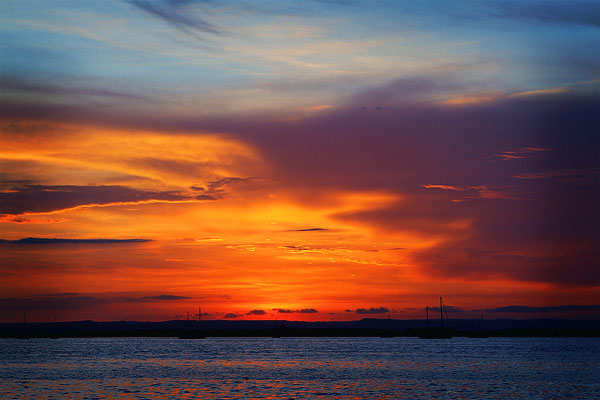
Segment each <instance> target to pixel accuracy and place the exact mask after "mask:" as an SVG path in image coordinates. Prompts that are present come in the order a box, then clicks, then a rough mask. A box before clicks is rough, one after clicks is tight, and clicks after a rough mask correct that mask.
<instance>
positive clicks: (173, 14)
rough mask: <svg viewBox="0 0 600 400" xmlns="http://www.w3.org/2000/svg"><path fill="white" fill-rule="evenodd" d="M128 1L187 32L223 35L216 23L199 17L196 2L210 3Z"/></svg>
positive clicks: (169, 0)
mask: <svg viewBox="0 0 600 400" xmlns="http://www.w3.org/2000/svg"><path fill="white" fill-rule="evenodd" d="M127 3H129V4H131V5H132V6H134V7H136V8H137V9H139V10H142V11H144V12H145V13H147V14H149V15H151V16H153V17H155V18H158V19H160V20H162V21H164V22H166V23H168V24H170V25H171V26H174V27H175V28H177V29H179V30H182V31H184V32H187V33H191V32H202V33H211V34H214V35H222V34H224V32H223V31H222V30H221V29H219V28H217V27H216V26H215V25H214V24H212V23H210V22H208V21H206V19H204V18H201V17H199V16H198V15H197V14H198V12H199V10H198V7H195V4H202V3H210V2H208V1H206V2H205V1H201V2H198V3H196V2H194V1H191V0H156V1H150V0H128V1H127Z"/></svg>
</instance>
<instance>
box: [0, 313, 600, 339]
mask: <svg viewBox="0 0 600 400" xmlns="http://www.w3.org/2000/svg"><path fill="white" fill-rule="evenodd" d="M447 324H448V326H447V327H446V328H445V329H451V332H452V336H453V337H481V336H477V332H481V330H480V329H479V327H476V328H474V327H473V322H472V320H470V319H449V320H447ZM432 325H433V323H432V322H430V328H431V327H432ZM426 327H427V321H426V320H420V319H412V320H397V319H389V318H385V319H378V318H363V319H361V320H356V321H321V322H304V321H287V320H279V321H275V320H260V321H256V320H239V321H229V320H204V321H202V322H201V323H200V322H199V321H189V320H172V321H161V322H142V321H106V322H97V321H71V322H28V323H27V324H26V325H24V324H23V323H0V337H2V338H19V337H20V338H59V337H60V338H66V337H186V335H188V336H189V335H190V333H194V334H195V335H196V336H199V338H200V337H202V338H203V337H382V338H391V337H419V336H421V335H423V333H424V332H426ZM485 336H486V337H488V336H489V337H600V320H566V319H528V320H517V319H492V320H486V321H485Z"/></svg>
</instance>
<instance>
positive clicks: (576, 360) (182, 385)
mask: <svg viewBox="0 0 600 400" xmlns="http://www.w3.org/2000/svg"><path fill="white" fill-rule="evenodd" d="M0 351H1V352H0V394H1V397H2V398H3V399H431V398H442V399H445V398H451V399H478V398H479V399H594V398H596V399H598V398H600V378H599V376H600V374H599V373H600V340H599V339H582V338H489V339H467V338H454V339H450V340H421V339H413V338H391V339H383V338H281V339H272V338H235V339H233V338H208V339H204V340H181V339H172V338H98V339H58V340H56V339H55V340H52V339H29V340H18V339H0Z"/></svg>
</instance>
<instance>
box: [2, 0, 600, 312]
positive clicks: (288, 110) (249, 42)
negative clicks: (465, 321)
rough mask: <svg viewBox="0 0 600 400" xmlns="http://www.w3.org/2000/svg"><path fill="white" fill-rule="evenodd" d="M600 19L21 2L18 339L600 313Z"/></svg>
mask: <svg viewBox="0 0 600 400" xmlns="http://www.w3.org/2000/svg"><path fill="white" fill-rule="evenodd" d="M599 28H600V3H598V2H597V1H568V2H567V1H493V0H489V1H459V2H449V1H440V2H436V1H431V2H413V1H391V0H390V1H383V0H381V1H380V0H374V1H358V0H357V1H352V0H347V1H346V0H306V1H288V2H286V1H275V0H273V1H251V0H239V1H233V0H213V1H208V0H206V1H193V0H156V1H152V0H148V1H145V0H105V1H80V0H73V1H62V0H61V1H28V0H26V1H23V0H18V1H13V0H2V1H1V2H0V88H1V92H0V127H1V132H2V133H1V135H0V238H1V239H2V242H1V243H0V321H22V319H23V314H24V313H25V314H26V315H27V319H28V320H32V321H53V320H54V318H55V316H56V318H57V319H58V320H59V321H60V320H62V321H66V320H81V319H93V320H121V319H126V320H168V319H177V318H183V317H184V316H185V315H186V313H187V312H188V311H189V312H190V313H191V314H192V316H194V314H197V312H198V311H197V310H198V307H199V306H200V307H202V311H203V312H205V313H206V316H205V318H209V319H232V320H235V319H237V320H239V319H274V318H275V317H277V318H278V319H290V320H291V319H293V320H323V321H327V320H352V319H360V318H364V317H377V318H387V316H388V314H389V315H391V316H392V318H398V319H409V318H424V311H423V310H424V307H425V306H435V305H436V304H437V302H438V297H439V296H444V299H445V302H446V303H447V305H448V306H450V308H449V311H451V312H450V317H451V318H471V317H472V316H474V315H479V314H480V313H481V311H480V310H485V314H486V318H490V319H493V318H545V317H567V318H600V250H599V248H600V229H599V227H600V204H599V203H600V143H599V139H598V137H599V133H600V30H599Z"/></svg>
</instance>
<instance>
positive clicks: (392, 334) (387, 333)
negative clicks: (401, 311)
mask: <svg viewBox="0 0 600 400" xmlns="http://www.w3.org/2000/svg"><path fill="white" fill-rule="evenodd" d="M387 320H388V324H387V325H388V326H387V329H386V330H385V331H383V332H382V333H381V335H379V337H381V338H393V337H396V332H394V330H393V329H392V317H391V316H390V315H389V314H388V318H387Z"/></svg>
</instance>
